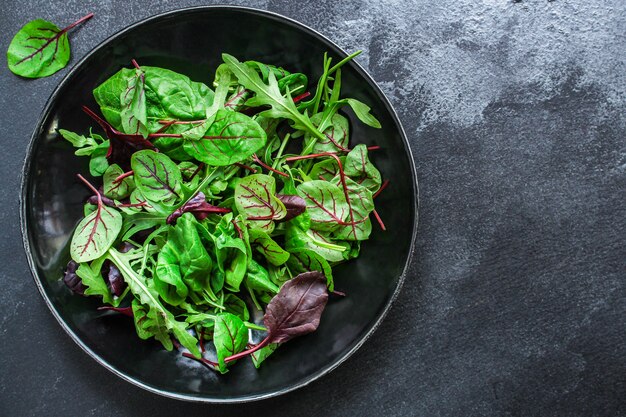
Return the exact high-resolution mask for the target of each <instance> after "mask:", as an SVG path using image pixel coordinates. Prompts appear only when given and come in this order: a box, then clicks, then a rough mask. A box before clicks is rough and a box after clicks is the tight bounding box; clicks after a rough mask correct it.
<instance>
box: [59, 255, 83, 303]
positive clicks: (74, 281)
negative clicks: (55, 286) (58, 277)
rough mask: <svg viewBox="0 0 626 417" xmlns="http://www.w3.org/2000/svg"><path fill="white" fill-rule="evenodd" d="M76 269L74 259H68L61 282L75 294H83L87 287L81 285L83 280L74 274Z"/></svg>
mask: <svg viewBox="0 0 626 417" xmlns="http://www.w3.org/2000/svg"><path fill="white" fill-rule="evenodd" d="M77 269H78V263H77V262H74V261H69V263H68V264H67V268H66V269H65V273H64V275H63V283H64V284H65V285H67V288H69V289H70V290H72V291H73V292H75V293H76V294H80V295H85V290H86V289H87V287H85V286H84V285H83V281H81V279H80V277H79V276H78V275H76V270H77Z"/></svg>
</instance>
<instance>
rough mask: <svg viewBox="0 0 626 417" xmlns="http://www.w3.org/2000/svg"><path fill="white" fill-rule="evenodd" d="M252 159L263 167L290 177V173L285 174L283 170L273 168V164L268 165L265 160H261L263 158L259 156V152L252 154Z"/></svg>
mask: <svg viewBox="0 0 626 417" xmlns="http://www.w3.org/2000/svg"><path fill="white" fill-rule="evenodd" d="M252 159H253V160H254V162H256V163H257V164H259V165H261V166H262V167H263V168H265V169H267V170H268V171H272V172H274V173H276V174H278V175H282V176H283V177H286V178H289V175H287V174H285V173H284V172H281V171H279V170H277V169H275V168H272V167H271V166H269V165H267V164H266V163H265V162H263V161H261V158H259V157H258V156H257V154H253V155H252Z"/></svg>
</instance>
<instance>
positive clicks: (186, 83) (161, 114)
mask: <svg viewBox="0 0 626 417" xmlns="http://www.w3.org/2000/svg"><path fill="white" fill-rule="evenodd" d="M141 69H142V70H143V71H144V74H145V75H144V83H145V84H144V90H145V97H146V112H147V113H146V117H147V126H148V131H150V132H151V133H152V132H156V131H158V130H159V129H161V128H162V127H163V125H162V124H161V123H160V121H161V120H170V119H173V120H198V119H203V118H205V116H206V110H207V108H209V106H210V105H211V103H212V102H213V91H212V90H211V89H209V88H208V87H207V86H206V85H205V84H202V83H198V82H194V81H191V80H190V79H189V77H187V76H185V75H182V74H179V73H177V72H174V71H170V70H168V69H164V68H157V67H150V66H142V67H141ZM135 74H136V72H135V69H129V68H122V69H121V70H120V71H118V72H117V73H116V74H114V75H113V76H112V77H110V78H109V79H107V80H106V81H104V82H103V83H102V84H100V85H99V86H98V87H96V89H95V90H94V91H93V95H94V98H95V99H96V102H97V103H98V105H99V106H100V110H101V111H102V114H103V115H104V117H105V119H106V120H107V121H108V122H109V123H111V124H112V125H113V127H115V128H116V129H118V130H122V120H121V111H122V108H123V105H122V102H121V97H122V94H123V92H124V91H126V88H127V86H128V79H129V78H131V77H133V76H134V75H135ZM187 128H188V126H187ZM175 141H176V142H178V143H179V144H182V139H180V138H176V140H175ZM162 142H174V141H172V140H171V138H159V139H157V140H155V141H154V144H155V145H156V146H157V147H159V148H160V147H161V146H162ZM171 147H173V145H172V144H171V143H170V148H171Z"/></svg>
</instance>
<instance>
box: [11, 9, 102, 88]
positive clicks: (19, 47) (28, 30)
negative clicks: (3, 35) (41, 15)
mask: <svg viewBox="0 0 626 417" xmlns="http://www.w3.org/2000/svg"><path fill="white" fill-rule="evenodd" d="M92 17H93V13H89V14H88V15H87V16H84V17H82V18H80V19H79V20H77V21H76V22H74V23H72V24H71V25H69V26H68V27H66V28H65V29H59V28H58V27H57V26H56V25H54V24H53V23H50V22H48V21H46V20H43V19H37V20H33V21H31V22H28V23H27V24H26V25H24V26H23V27H22V28H21V29H20V30H19V31H18V32H17V33H16V34H15V36H14V37H13V40H11V43H10V44H9V49H8V50H7V62H8V66H9V69H10V70H11V71H12V72H13V73H14V74H16V75H20V76H22V77H26V78H41V77H47V76H49V75H52V74H54V73H55V72H57V71H59V70H61V69H63V68H65V66H66V65H67V63H68V62H69V60H70V43H69V41H68V38H67V32H68V31H69V30H70V29H72V28H74V27H75V26H77V25H79V24H81V23H83V22H85V21H87V20H89V19H91V18H92Z"/></svg>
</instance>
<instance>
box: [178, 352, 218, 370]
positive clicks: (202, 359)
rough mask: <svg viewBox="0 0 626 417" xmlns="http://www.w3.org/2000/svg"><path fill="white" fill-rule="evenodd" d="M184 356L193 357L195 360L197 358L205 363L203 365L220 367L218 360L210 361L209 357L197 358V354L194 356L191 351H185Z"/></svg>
mask: <svg viewBox="0 0 626 417" xmlns="http://www.w3.org/2000/svg"><path fill="white" fill-rule="evenodd" d="M183 356H184V357H186V358H189V359H193V360H195V361H198V362H200V363H201V364H203V365H205V366H212V367H214V368H217V367H219V364H218V363H217V362H213V361H210V360H208V359H206V358H196V357H195V356H193V355H192V354H191V353H189V352H183Z"/></svg>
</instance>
